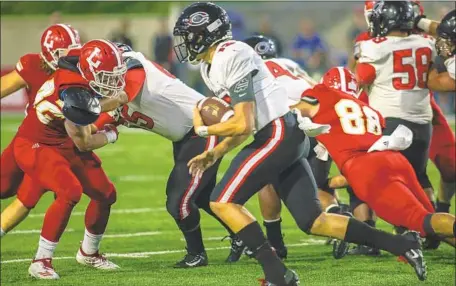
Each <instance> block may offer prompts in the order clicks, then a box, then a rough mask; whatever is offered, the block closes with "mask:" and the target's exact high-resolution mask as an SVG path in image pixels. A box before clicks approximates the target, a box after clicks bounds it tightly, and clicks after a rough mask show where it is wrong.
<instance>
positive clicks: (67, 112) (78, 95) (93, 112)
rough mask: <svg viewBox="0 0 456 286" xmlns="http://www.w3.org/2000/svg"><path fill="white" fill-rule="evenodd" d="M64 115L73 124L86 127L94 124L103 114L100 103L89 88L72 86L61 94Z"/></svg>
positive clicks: (61, 91)
mask: <svg viewBox="0 0 456 286" xmlns="http://www.w3.org/2000/svg"><path fill="white" fill-rule="evenodd" d="M59 95H60V99H61V100H63V103H64V105H63V108H62V113H63V115H64V116H65V118H66V119H68V120H70V121H71V122H73V123H75V124H77V125H81V126H85V125H89V124H92V123H94V122H95V121H96V120H97V119H98V117H99V116H100V113H101V105H100V101H99V100H98V99H97V98H96V97H95V95H94V93H93V92H92V90H91V89H89V88H88V87H83V86H70V87H67V88H65V89H62V90H60V92H59Z"/></svg>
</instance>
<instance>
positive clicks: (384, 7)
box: [369, 1, 414, 37]
mask: <svg viewBox="0 0 456 286" xmlns="http://www.w3.org/2000/svg"><path fill="white" fill-rule="evenodd" d="M370 23H371V25H370V27H369V29H370V34H371V36H372V37H384V36H386V35H387V34H388V33H389V32H391V31H403V32H411V31H412V30H413V26H414V8H413V5H412V3H411V2H409V1H376V2H375V4H374V8H373V9H372V14H371V16H370Z"/></svg>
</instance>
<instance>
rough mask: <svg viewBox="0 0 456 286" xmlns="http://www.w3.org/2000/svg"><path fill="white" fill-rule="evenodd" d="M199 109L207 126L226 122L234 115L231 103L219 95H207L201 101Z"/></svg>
mask: <svg viewBox="0 0 456 286" xmlns="http://www.w3.org/2000/svg"><path fill="white" fill-rule="evenodd" d="M198 110H199V111H200V114H201V117H202V119H203V122H204V125H206V126H210V125H214V124H217V123H220V122H224V121H226V120H228V119H229V118H230V117H231V116H233V115H234V110H233V109H232V108H231V107H230V105H229V104H228V103H226V102H225V101H224V100H223V99H220V98H218V97H207V98H205V99H203V100H201V101H199V102H198Z"/></svg>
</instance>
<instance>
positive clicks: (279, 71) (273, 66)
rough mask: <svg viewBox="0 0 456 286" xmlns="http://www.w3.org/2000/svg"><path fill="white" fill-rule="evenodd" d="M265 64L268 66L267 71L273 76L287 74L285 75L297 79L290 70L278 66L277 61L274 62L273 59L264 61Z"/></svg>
mask: <svg viewBox="0 0 456 286" xmlns="http://www.w3.org/2000/svg"><path fill="white" fill-rule="evenodd" d="M265 64H266V66H267V67H268V70H269V72H271V74H272V75H273V76H274V77H275V78H278V77H280V76H287V77H290V78H292V79H295V80H296V79H298V78H297V77H295V76H294V75H292V74H291V72H289V71H288V70H286V69H284V68H282V67H281V66H279V65H278V64H277V63H275V62H273V61H267V62H265Z"/></svg>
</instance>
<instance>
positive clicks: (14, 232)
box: [8, 228, 74, 235]
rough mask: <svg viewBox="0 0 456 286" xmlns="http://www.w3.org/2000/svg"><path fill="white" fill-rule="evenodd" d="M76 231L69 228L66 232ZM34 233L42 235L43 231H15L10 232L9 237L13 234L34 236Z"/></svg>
mask: <svg viewBox="0 0 456 286" xmlns="http://www.w3.org/2000/svg"><path fill="white" fill-rule="evenodd" d="M73 231H74V229H72V228H69V229H65V232H73ZM33 233H41V229H24V230H13V231H12V232H8V235H11V234H33Z"/></svg>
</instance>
